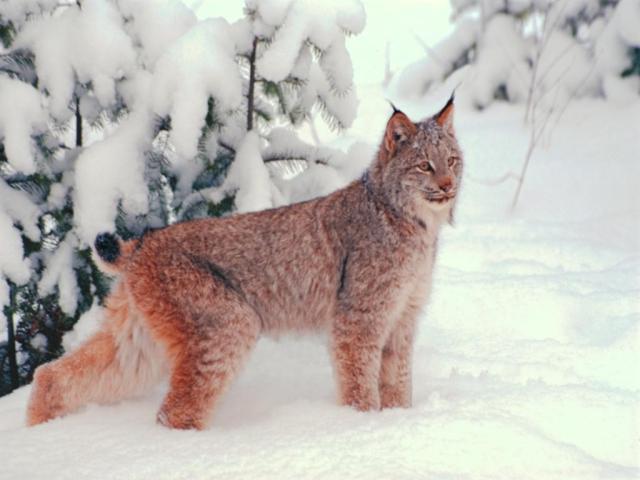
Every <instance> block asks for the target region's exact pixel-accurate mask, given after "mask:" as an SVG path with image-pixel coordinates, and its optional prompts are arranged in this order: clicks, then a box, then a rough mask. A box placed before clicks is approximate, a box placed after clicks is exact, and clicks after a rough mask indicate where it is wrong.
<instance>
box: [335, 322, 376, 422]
mask: <svg viewBox="0 0 640 480" xmlns="http://www.w3.org/2000/svg"><path fill="white" fill-rule="evenodd" d="M368 323H369V322H368V319H359V318H354V317H352V318H350V319H349V320H348V321H343V322H340V323H339V324H338V325H336V326H335V327H334V329H333V332H332V334H333V342H332V350H333V352H332V353H333V359H334V364H335V369H336V376H337V381H338V395H339V398H340V403H341V404H342V405H350V406H352V407H354V408H356V409H357V410H362V411H366V410H379V409H380V394H379V392H378V376H379V372H380V358H381V356H382V343H383V342H382V335H380V334H377V332H376V330H377V329H375V328H367V327H366V325H367V324H368Z"/></svg>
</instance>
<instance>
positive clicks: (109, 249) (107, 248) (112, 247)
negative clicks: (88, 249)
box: [94, 233, 120, 263]
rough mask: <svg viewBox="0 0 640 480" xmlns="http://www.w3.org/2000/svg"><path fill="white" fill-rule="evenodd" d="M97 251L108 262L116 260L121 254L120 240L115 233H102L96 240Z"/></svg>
mask: <svg viewBox="0 0 640 480" xmlns="http://www.w3.org/2000/svg"><path fill="white" fill-rule="evenodd" d="M94 245H95V247H96V252H98V255H100V258H101V259H102V260H104V261H105V262H107V263H113V262H115V261H116V260H117V259H118V257H119V256H120V242H119V241H118V237H116V236H115V235H114V234H113V233H101V234H99V235H98V236H97V237H96V240H95V242H94Z"/></svg>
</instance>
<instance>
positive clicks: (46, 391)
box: [27, 365, 65, 426]
mask: <svg viewBox="0 0 640 480" xmlns="http://www.w3.org/2000/svg"><path fill="white" fill-rule="evenodd" d="M64 413H65V412H64V405H63V396H62V390H61V388H60V386H59V385H58V384H57V382H56V378H55V373H54V371H53V369H52V368H51V366H50V365H42V366H40V367H39V368H38V369H37V370H36V373H35V375H34V377H33V387H32V390H31V396H30V398H29V405H28V407H27V425H29V426H33V425H38V424H39V423H44V422H46V421H49V420H51V419H53V418H56V417H59V416H61V415H63V414H64Z"/></svg>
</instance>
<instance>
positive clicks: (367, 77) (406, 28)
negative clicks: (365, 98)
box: [185, 0, 451, 85]
mask: <svg viewBox="0 0 640 480" xmlns="http://www.w3.org/2000/svg"><path fill="white" fill-rule="evenodd" d="M318 1H322V0H318ZM185 3H186V4H188V5H191V7H192V8H193V9H194V11H195V12H196V14H197V15H198V16H199V17H200V18H207V17H224V18H226V19H227V20H228V21H230V22H232V21H234V20H236V19H238V18H239V17H240V16H241V15H242V9H243V7H244V2H242V1H241V0H237V1H212V0H185ZM362 3H363V4H364V7H365V10H366V12H367V25H366V27H365V29H364V31H363V32H362V33H361V34H360V35H357V36H355V37H353V38H351V39H349V40H348V42H347V48H348V49H349V52H350V53H351V58H352V60H353V64H354V75H355V82H356V84H359V85H363V84H368V83H380V82H381V81H382V79H383V76H384V64H385V45H386V43H387V42H389V45H390V52H391V68H392V69H393V70H397V69H399V68H402V67H403V66H405V65H407V64H408V63H410V62H412V61H414V60H417V59H419V58H421V57H423V56H424V55H425V53H424V50H423V49H422V47H421V46H420V43H419V42H418V41H417V40H416V36H419V37H420V38H421V39H422V40H423V41H424V42H425V43H427V44H429V45H431V46H433V45H434V44H435V43H436V42H438V41H439V40H440V39H441V38H442V37H444V36H445V35H446V34H447V33H448V32H449V31H450V30H451V26H450V23H449V13H450V6H449V1H448V0H363V2H362Z"/></svg>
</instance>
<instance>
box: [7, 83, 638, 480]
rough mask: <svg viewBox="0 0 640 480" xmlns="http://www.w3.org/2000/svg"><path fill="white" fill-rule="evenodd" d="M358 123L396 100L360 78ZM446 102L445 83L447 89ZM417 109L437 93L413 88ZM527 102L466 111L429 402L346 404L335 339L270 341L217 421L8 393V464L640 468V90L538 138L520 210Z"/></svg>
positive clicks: (603, 473)
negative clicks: (175, 427) (42, 403)
mask: <svg viewBox="0 0 640 480" xmlns="http://www.w3.org/2000/svg"><path fill="white" fill-rule="evenodd" d="M360 97H361V99H362V105H361V109H360V113H359V116H358V120H357V121H356V123H355V125H354V127H353V129H352V130H351V131H350V132H349V134H350V135H351V136H352V137H356V138H361V139H365V140H368V141H369V142H372V143H373V142H376V143H377V141H378V139H379V135H380V133H381V129H382V128H383V126H384V123H385V121H386V118H387V115H388V113H389V107H388V105H387V104H386V102H385V101H384V96H383V94H382V92H381V91H379V90H378V89H377V88H373V87H370V88H363V89H361V91H360ZM440 100H442V99H440ZM402 107H404V108H406V109H407V111H408V112H409V113H411V114H412V115H413V116H414V117H415V118H416V119H417V118H419V117H420V115H421V114H422V115H424V114H426V112H431V111H434V110H436V109H437V108H438V107H439V105H438V104H437V103H436V102H435V100H434V101H433V102H422V103H419V104H415V103H414V104H411V105H402ZM522 116H523V111H522V107H513V106H505V105H494V106H492V107H491V108H490V109H488V110H487V111H484V112H482V113H473V112H467V111H461V112H458V113H457V120H456V127H457V132H458V135H459V138H460V140H461V142H462V145H463V147H464V150H465V153H466V159H465V161H466V171H465V175H466V177H465V184H464V191H463V193H462V196H461V199H460V202H459V208H458V215H457V226H456V227H455V228H450V227H448V228H446V229H445V230H444V231H443V232H442V237H443V238H442V241H441V250H440V256H439V259H438V267H437V271H436V274H435V280H434V292H433V296H432V300H431V302H430V304H429V306H428V309H427V310H428V311H427V312H426V313H425V315H424V318H423V319H422V321H421V325H420V331H419V335H418V337H417V342H416V352H415V357H414V366H415V371H414V406H413V408H411V409H408V410H389V411H383V412H371V413H358V412H355V411H353V410H351V409H349V408H344V407H338V406H336V404H335V401H334V396H335V387H334V383H333V378H332V372H331V368H330V364H329V359H328V355H327V352H326V350H325V349H324V347H323V343H322V342H321V341H319V340H318V339H315V338H303V339H287V338H285V339H281V340H279V341H277V342H276V341H273V340H268V339H265V340H262V341H261V342H260V343H259V345H258V348H257V350H256V351H255V352H254V354H253V356H252V357H251V360H250V362H249V364H248V365H247V368H246V369H245V370H244V371H243V373H242V374H241V376H240V377H239V378H238V380H237V382H236V383H235V384H234V386H233V387H232V389H231V391H230V392H229V393H228V395H227V396H226V397H225V399H224V401H223V403H222V404H221V405H220V407H219V408H218V410H217V411H216V414H215V417H214V420H213V422H212V426H211V428H210V429H209V430H207V431H203V432H193V431H187V432H184V431H170V430H167V429H165V428H163V427H161V426H158V425H157V424H156V423H155V421H154V420H155V413H156V409H157V407H158V405H159V403H160V401H161V397H162V394H163V391H164V387H163V386H161V387H159V388H158V389H156V390H155V391H154V392H153V393H152V394H149V395H148V396H145V397H144V398H140V399H135V400H129V401H125V402H122V403H119V404H117V405H111V406H95V405H93V406H89V407H87V408H85V409H83V410H82V411H81V412H79V413H76V414H74V415H70V416H68V417H65V418H61V419H57V420H54V421H52V422H50V423H47V424H44V425H40V426H37V427H34V428H26V427H25V426H24V424H23V423H24V413H25V406H26V401H27V397H28V395H29V391H30V387H25V388H21V389H20V390H18V391H17V392H15V393H13V394H11V395H9V396H7V397H4V398H2V399H0V445H1V448H0V478H2V479H5V478H6V479H18V478H20V479H30V480H31V479H33V480H35V479H63V478H69V479H74V480H75V479H78V478H99V479H111V478H113V479H122V478H127V479H181V478H184V479H240V478H243V479H244V478H246V479H254V478H255V479H270V478H273V479H279V480H281V479H289V478H290V479H301V478H302V479H307V478H322V479H356V478H358V479H360V478H361V479H417V478H429V479H464V478H473V479H485V478H486V479H496V478H505V479H529V478H531V479H555V478H557V479H562V480H568V479H580V480H584V479H591V478H621V479H623V478H638V476H639V475H640V460H639V456H640V411H639V405H640V402H639V401H640V396H639V393H640V371H639V370H640V367H639V365H640V342H639V340H640V336H639V324H640V304H639V299H640V296H639V293H640V280H639V273H640V232H639V228H640V227H639V221H638V219H639V218H640V216H639V215H640V199H639V193H638V185H639V183H638V180H639V179H640V163H639V162H638V152H640V122H639V121H638V120H639V119H640V102H636V103H634V104H627V105H613V104H607V103H604V102H600V101H587V100H584V101H579V102H574V103H573V104H572V105H571V107H570V108H569V109H568V110H567V112H566V114H565V115H564V117H563V118H562V119H561V121H560V123H558V125H557V126H556V127H555V128H554V129H553V133H552V136H550V137H547V138H546V140H545V145H542V146H541V148H540V149H539V150H538V151H537V152H536V154H535V155H534V157H533V159H532V161H531V166H530V170H529V173H528V176H527V179H526V182H525V185H524V188H523V191H522V197H521V200H520V203H519V205H518V208H517V209H516V211H515V212H514V213H509V212H508V207H509V203H510V200H511V197H512V195H513V191H514V189H515V184H514V183H513V182H511V181H506V182H503V183H500V184H498V185H489V184H488V183H490V181H491V180H492V179H496V178H498V177H500V176H502V175H503V174H504V173H506V172H508V171H518V170H519V168H520V166H521V164H522V160H523V157H524V153H525V151H526V147H527V142H528V134H527V131H526V130H525V129H524V128H523V126H522Z"/></svg>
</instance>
